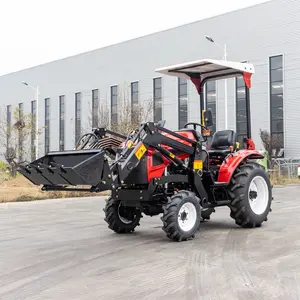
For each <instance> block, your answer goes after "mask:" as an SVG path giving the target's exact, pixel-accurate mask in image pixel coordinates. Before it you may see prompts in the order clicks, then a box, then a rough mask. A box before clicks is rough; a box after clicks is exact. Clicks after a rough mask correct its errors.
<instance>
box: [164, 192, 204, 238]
mask: <svg viewBox="0 0 300 300" xmlns="http://www.w3.org/2000/svg"><path fill="white" fill-rule="evenodd" d="M163 211H164V212H163V216H162V217H161V220H162V221H163V227H162V229H163V230H164V231H165V233H166V234H167V237H168V238H170V239H172V240H174V241H178V242H181V241H186V240H188V239H191V238H194V236H195V233H196V232H197V230H198V229H199V225H200V220H201V206H200V203H199V199H198V198H197V197H196V196H195V194H194V193H192V192H190V191H180V192H179V193H177V194H175V195H173V196H172V197H171V198H170V200H169V202H168V203H167V204H166V205H165V206H164V207H163Z"/></svg>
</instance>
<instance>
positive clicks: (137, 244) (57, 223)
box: [0, 187, 300, 300]
mask: <svg viewBox="0 0 300 300" xmlns="http://www.w3.org/2000/svg"><path fill="white" fill-rule="evenodd" d="M274 194H275V200H274V203H273V212H272V213H271V214H270V218H269V221H268V222H267V223H264V226H263V227H261V228H257V229H252V230H248V229H241V228H239V227H236V226H235V225H234V223H233V221H232V220H231V219H230V218H229V217H228V210H227V209H226V208H222V209H219V210H218V211H217V213H215V214H214V216H213V219H212V220H211V221H209V222H207V223H205V224H202V225H203V226H202V230H201V232H199V233H198V234H197V236H196V239H194V240H193V241H190V242H183V243H174V242H170V241H169V240H168V239H167V238H165V236H164V233H163V232H162V230H161V229H160V225H161V224H160V219H159V218H158V217H154V218H148V217H145V218H144V219H143V223H142V226H141V227H139V228H138V231H137V232H136V233H135V234H132V235H127V236H120V235H116V234H114V233H113V232H111V231H110V230H108V228H107V227H106V224H105V223H104V221H103V211H102V207H103V199H98V198H96V199H95V198H93V199H76V200H52V201H40V202H35V203H33V202H32V203H13V204H2V205H0V226H1V227H0V228H1V231H0V299H1V300H6V299H7V300H14V299H16V300H35V299H43V300H46V299H47V300H48V299H53V300H54V299H55V300H59V299H64V300H68V299H70V300H77V299H80V300H93V299H97V300H99V299H101V300H102V299H103V300H110V299H118V300H121V299H122V300H127V299H130V300H135V299H137V300H138V299H147V300H151V299H164V300H169V299H170V300H171V299H172V300H177V299H180V300H185V299H189V300H200V299H226V300H235V299H238V300H244V299H245V300H247V299H251V300H257V299H273V300H274V299H289V300H293V299H300V238H299V236H300V217H299V213H300V196H299V195H300V187H288V188H278V189H275V190H274Z"/></svg>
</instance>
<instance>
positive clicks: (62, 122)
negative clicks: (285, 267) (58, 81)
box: [59, 95, 65, 151]
mask: <svg viewBox="0 0 300 300" xmlns="http://www.w3.org/2000/svg"><path fill="white" fill-rule="evenodd" d="M64 150H65V96H64V95H61V96H59V151H64Z"/></svg>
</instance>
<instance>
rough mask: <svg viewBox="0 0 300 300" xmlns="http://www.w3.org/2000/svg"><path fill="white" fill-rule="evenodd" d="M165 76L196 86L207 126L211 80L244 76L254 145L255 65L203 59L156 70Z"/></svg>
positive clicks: (248, 128) (249, 129)
mask: <svg viewBox="0 0 300 300" xmlns="http://www.w3.org/2000/svg"><path fill="white" fill-rule="evenodd" d="M155 71H156V72H157V73H161V74H163V75H168V76H175V77H179V78H185V79H188V80H190V81H192V83H193V84H194V85H195V87H196V90H197V92H198V94H199V96H200V111H201V124H202V125H204V124H205V117H204V111H205V105H204V85H205V83H206V82H207V81H209V80H220V79H226V78H234V77H239V76H242V77H243V80H244V82H245V88H246V95H245V98H246V114H247V138H248V142H249V143H252V144H253V142H252V137H251V114H250V92H249V89H250V88H251V77H252V74H254V73H255V68H254V65H253V64H250V63H243V62H233V61H223V60H214V59H202V60H196V61H191V62H185V63H182V64H176V65H171V66H167V67H162V68H159V69H156V70H155Z"/></svg>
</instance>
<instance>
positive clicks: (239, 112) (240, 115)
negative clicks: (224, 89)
mask: <svg viewBox="0 0 300 300" xmlns="http://www.w3.org/2000/svg"><path fill="white" fill-rule="evenodd" d="M235 83H236V91H235V93H236V134H237V140H238V142H239V143H240V147H241V148H242V146H243V144H244V143H243V139H244V138H247V129H248V128H247V124H248V122H247V110H246V85H245V82H244V79H243V77H237V78H236V81H235Z"/></svg>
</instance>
